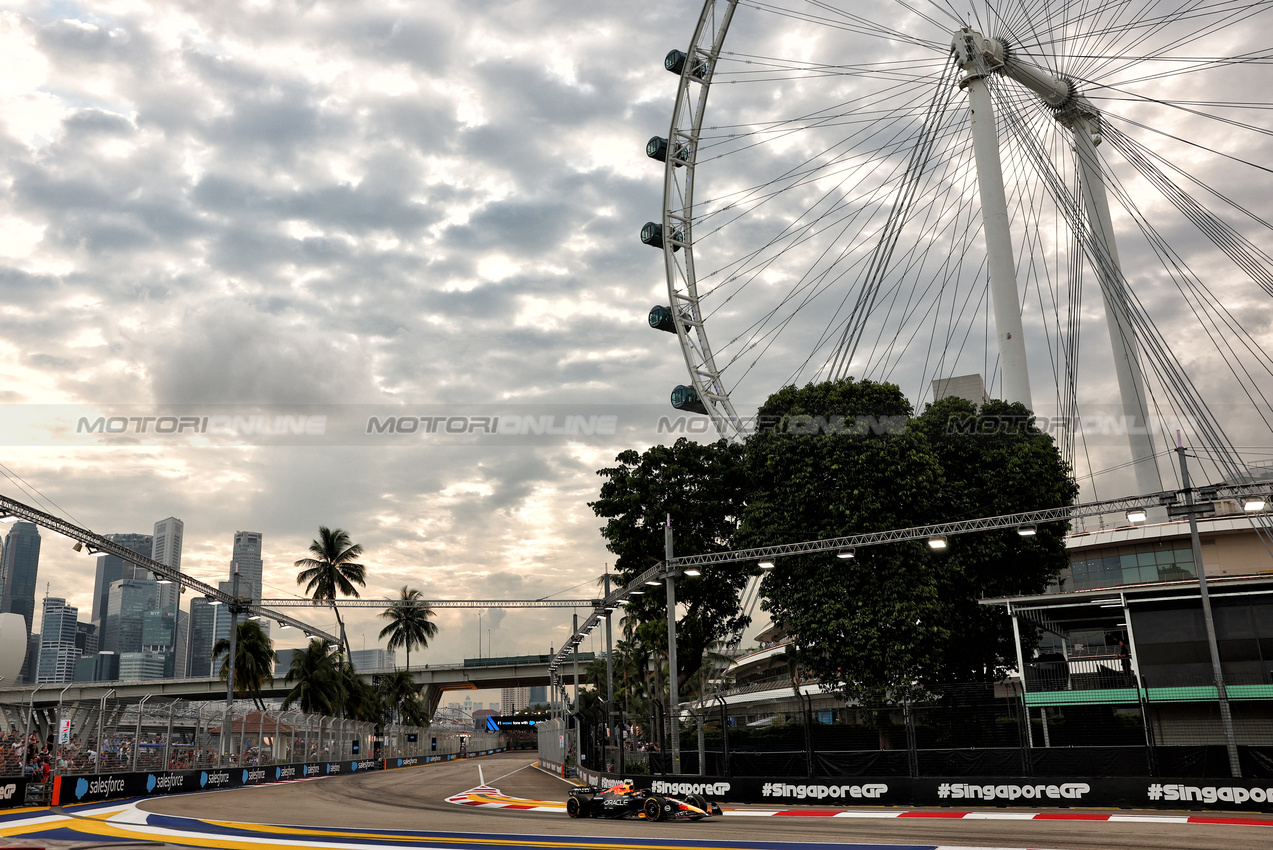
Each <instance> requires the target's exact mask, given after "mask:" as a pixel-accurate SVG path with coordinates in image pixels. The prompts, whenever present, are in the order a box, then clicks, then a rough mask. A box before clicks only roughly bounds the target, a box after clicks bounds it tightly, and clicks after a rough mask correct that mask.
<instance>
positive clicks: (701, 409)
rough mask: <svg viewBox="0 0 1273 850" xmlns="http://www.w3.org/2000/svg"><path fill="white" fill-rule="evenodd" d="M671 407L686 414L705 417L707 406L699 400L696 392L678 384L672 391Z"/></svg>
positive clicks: (691, 388)
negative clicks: (699, 414)
mask: <svg viewBox="0 0 1273 850" xmlns="http://www.w3.org/2000/svg"><path fill="white" fill-rule="evenodd" d="M672 406H673V407H675V408H676V409H677V410H684V411H686V412H687V413H701V414H703V415H704V416H706V415H707V405H705V404H703V402H702V400H700V399H699V397H698V391H697V390H695V389H694V388H693V387H687V386H685V385H684V384H679V385H677V386H676V387H674V388H673V389H672Z"/></svg>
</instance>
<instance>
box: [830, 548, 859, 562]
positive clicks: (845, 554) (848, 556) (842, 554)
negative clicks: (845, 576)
mask: <svg viewBox="0 0 1273 850" xmlns="http://www.w3.org/2000/svg"><path fill="white" fill-rule="evenodd" d="M835 556H836V557H837V558H839V559H840V560H841V561H848V560H852V559H853V558H855V557H857V552H855V551H854V550H852V549H841V550H840V551H839V552H836V553H835Z"/></svg>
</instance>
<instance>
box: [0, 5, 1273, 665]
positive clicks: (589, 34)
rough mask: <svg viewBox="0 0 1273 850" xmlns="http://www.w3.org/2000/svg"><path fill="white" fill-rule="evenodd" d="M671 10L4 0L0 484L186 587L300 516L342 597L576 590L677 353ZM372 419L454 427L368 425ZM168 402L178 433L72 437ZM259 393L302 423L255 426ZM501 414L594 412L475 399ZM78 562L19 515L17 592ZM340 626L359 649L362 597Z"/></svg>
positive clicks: (518, 615) (279, 545)
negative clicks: (177, 555)
mask: <svg viewBox="0 0 1273 850" xmlns="http://www.w3.org/2000/svg"><path fill="white" fill-rule="evenodd" d="M696 5H697V4H693V3H688V2H678V1H677V0H651V2H643V3H619V2H609V1H608V0H607V2H595V3H561V2H548V0H523V2H507V3H495V2H490V3H485V2H443V1H442V0H435V1H434V2H427V3H403V2H386V0H380V2H375V3H359V2H352V1H351V2H340V3H317V2H315V3H306V2H296V3H286V2H280V3H273V2H244V3H237V2H217V3H206V2H151V3H141V2H126V0H120V2H87V3H74V2H20V0H10V2H7V3H5V4H4V8H5V10H6V11H4V12H0V317H2V318H0V402H3V403H4V404H5V405H6V406H7V407H8V408H9V410H10V411H11V412H10V413H6V417H7V424H6V425H5V431H6V432H7V433H6V434H4V437H5V439H4V440H3V441H2V442H5V443H7V444H8V445H6V446H5V447H4V448H3V451H2V456H3V464H4V466H5V468H6V469H7V470H8V472H7V474H6V476H5V478H4V479H3V480H0V492H2V493H4V494H5V495H8V496H11V497H13V498H17V499H19V500H22V501H27V502H28V503H36V504H38V505H40V506H42V507H43V508H44V509H46V510H48V511H50V512H52V513H55V514H58V515H61V516H64V517H66V518H69V519H72V520H73V521H75V522H78V523H79V524H81V525H83V526H85V527H87V528H89V529H92V530H94V531H97V532H100V533H111V532H144V533H149V532H150V531H151V528H152V526H153V524H154V522H155V521H157V520H159V519H162V518H164V517H167V516H176V517H179V518H181V519H182V520H183V521H184V522H185V534H186V536H185V547H184V555H183V558H184V561H183V566H184V568H185V570H186V572H188V573H190V574H192V575H194V576H196V577H198V578H200V579H202V580H204V581H208V582H215V581H217V580H220V579H223V578H225V576H226V573H227V569H228V565H229V561H230V549H231V543H232V535H233V532H234V531H235V530H250V531H259V532H262V533H263V534H264V541H265V596H267V597H270V596H278V597H281V596H288V595H292V594H295V593H296V592H297V591H298V588H297V587H296V584H295V580H294V577H295V572H296V571H295V569H294V568H293V566H292V562H293V561H294V560H296V559H297V558H299V557H302V556H303V555H304V554H305V549H306V547H307V545H308V543H309V541H310V540H311V539H312V538H313V537H314V536H316V533H317V529H318V526H319V525H328V526H334V527H340V528H343V529H345V530H347V531H348V532H349V533H350V535H351V537H352V539H353V540H355V541H356V542H358V543H361V544H362V545H363V547H364V549H365V557H364V559H363V560H364V563H365V564H366V565H367V568H368V586H367V588H366V590H365V592H364V595H365V596H370V597H378V596H389V595H392V594H393V593H395V592H396V590H397V588H400V587H402V586H403V585H408V586H411V587H414V588H418V589H420V590H421V591H422V592H423V594H424V595H425V597H426V598H436V599H444V598H453V599H458V598H540V597H546V596H558V597H567V598H575V597H584V598H587V597H592V596H593V595H595V594H597V593H598V590H597V587H596V583H597V578H598V577H599V576H600V575H601V574H602V572H603V570H604V569H605V567H606V564H607V562H608V561H609V560H610V557H609V555H608V553H607V552H606V551H605V548H604V546H603V544H602V541H601V538H600V536H599V534H598V533H597V529H598V527H599V525H600V523H599V522H598V520H597V519H596V518H595V517H594V516H593V515H592V512H591V511H590V509H589V508H588V507H587V502H588V501H589V500H590V499H592V498H595V496H596V493H597V488H598V479H597V477H596V475H595V471H596V470H597V469H599V468H601V467H602V466H604V465H607V464H608V463H609V462H610V461H611V460H612V459H613V457H614V455H615V454H616V453H617V452H618V451H620V450H622V449H624V448H627V447H630V446H631V447H636V448H644V447H645V446H648V445H649V444H650V443H651V442H653V441H654V440H656V439H660V437H659V436H658V435H657V434H656V432H655V430H654V427H653V423H654V420H655V419H656V418H657V416H658V415H659V414H662V413H664V412H665V411H667V410H668V409H667V406H666V398H667V394H668V392H669V390H670V389H671V388H672V386H674V385H675V384H679V383H684V382H685V381H686V378H685V365H684V360H683V358H682V355H681V352H680V350H679V348H678V347H677V345H676V342H675V339H674V337H672V336H670V335H667V334H661V333H658V332H656V331H653V330H651V329H650V328H649V327H648V326H647V324H646V314H647V312H648V310H649V309H650V307H651V306H653V305H654V304H661V303H666V301H667V295H666V285H665V282H664V272H663V263H662V259H661V255H660V254H659V253H658V252H656V251H652V250H650V249H649V248H647V247H645V246H642V245H641V244H640V242H639V241H638V239H637V234H638V232H639V230H640V228H641V225H642V224H643V223H644V222H645V221H647V220H650V219H657V218H658V217H659V209H660V199H661V196H662V166H660V165H658V164H657V163H654V162H653V161H651V160H650V159H648V158H647V157H646V156H645V152H644V146H645V141H646V139H647V138H648V137H650V136H651V135H655V134H659V135H662V134H663V133H665V132H666V128H667V126H668V122H669V117H670V114H671V106H672V101H673V97H674V95H675V92H676V83H677V79H676V77H674V76H673V75H671V74H668V73H667V72H666V71H665V70H664V69H663V57H664V54H665V53H666V52H667V51H668V50H669V49H671V48H673V47H679V48H682V49H684V48H685V47H686V46H687V45H688V43H689V38H690V35H691V33H692V31H693V26H694V21H695V19H696V17H697V9H696ZM741 14H742V13H741V12H740V16H741ZM902 17H903V18H904V17H905V16H904V15H903V16H902ZM1261 31H1267V29H1265V30H1261V29H1260V28H1258V27H1256V28H1252V29H1251V30H1250V31H1249V32H1261ZM940 33H941V30H940V27H938V28H933V27H929V31H928V34H929V35H931V36H934V37H936V36H939V35H940ZM774 39H775V41H774V42H773V43H772V44H771V45H770V47H772V48H773V49H774V50H775V51H778V50H781V49H783V48H784V46H785V48H786V49H787V50H788V52H790V53H791V54H793V55H794V54H801V53H802V52H803V49H804V46H805V45H804V44H803V43H802V42H799V41H794V42H791V43H788V44H785V45H784V44H783V42H782V39H781V38H780V37H779V36H774ZM774 45H777V46H774ZM1249 46H1250V45H1247V47H1249ZM1236 49H1237V48H1235V50H1236ZM1244 49H1245V48H1244ZM1261 96H1263V95H1261ZM1260 120H1263V119H1262V118H1261V119H1260ZM1246 153H1247V155H1248V156H1249V157H1250V158H1253V159H1256V160H1260V157H1261V156H1262V154H1263V151H1262V150H1247V152H1246ZM1260 161H1263V162H1265V163H1267V162H1268V161H1269V160H1268V158H1267V157H1265V158H1263V159H1262V160H1260ZM1265 176H1267V174H1266V175H1265ZM1247 189H1248V190H1250V191H1251V194H1253V195H1261V194H1262V196H1263V199H1264V201H1267V199H1268V195H1269V193H1267V192H1263V193H1259V192H1257V191H1255V190H1252V189H1251V187H1250V186H1247ZM1097 301H1098V299H1097V298H1095V297H1093V298H1092V299H1091V301H1090V302H1089V303H1090V304H1096V303H1097ZM1252 309H1253V310H1254V311H1255V314H1256V315H1259V316H1263V317H1264V318H1262V319H1261V320H1260V321H1259V322H1257V325H1259V326H1260V332H1261V333H1263V334H1264V335H1265V336H1266V337H1267V334H1268V330H1269V329H1268V323H1267V305H1266V304H1259V305H1257V306H1256V307H1254V308H1252ZM1178 310H1179V312H1184V310H1183V308H1178ZM1098 316H1099V314H1098ZM1167 321H1168V322H1169V321H1171V317H1169V318H1168V320H1167ZM917 356H918V355H917ZM1106 381H1108V376H1106ZM914 383H915V386H919V387H921V388H922V386H923V384H922V382H921V381H919V380H918V379H917V380H916V381H915V382H914ZM911 389H913V387H907V390H908V392H909V391H910V390H911ZM1045 394H1046V393H1045ZM759 400H760V399H759V398H756V399H753V400H752V401H753V403H754V401H759ZM920 400H921V399H918V398H916V401H917V402H918V401H920ZM625 405H634V406H635V407H627V406H625ZM391 411H393V412H396V413H398V414H405V415H410V416H416V417H419V416H423V417H426V418H428V417H458V416H467V417H470V419H468V420H464V421H465V422H468V423H469V425H468V426H465V427H468V428H469V429H470V430H472V429H477V431H478V433H477V434H464V435H459V436H447V435H443V434H435V435H421V434H416V435H412V436H410V437H409V438H407V439H387V438H380V439H376V438H373V437H374V435H373V436H368V435H367V434H366V430H367V429H366V427H365V423H366V422H367V421H368V420H369V419H370V418H372V417H387V416H389V415H390V412H391ZM669 412H670V411H669ZM748 412H750V411H748ZM164 414H166V415H172V416H187V417H194V418H195V420H196V421H199V422H202V423H204V424H203V425H202V426H201V427H203V428H204V429H205V431H204V432H201V433H200V434H198V435H195V434H193V433H190V434H177V435H169V436H162V435H156V434H154V433H153V431H152V432H148V433H146V434H140V433H138V432H137V430H136V428H135V426H129V427H130V430H128V431H127V432H126V433H122V434H118V435H104V434H100V433H99V434H84V433H77V432H76V426H77V424H78V423H79V422H80V421H81V418H84V419H87V421H90V422H95V421H97V417H111V416H115V417H124V418H127V417H130V416H147V415H164ZM235 416H238V417H252V416H262V417H265V419H264V420H246V419H241V420H238V421H237V422H236V420H234V419H233V417H235ZM276 416H289V417H292V418H291V419H289V420H287V424H286V425H285V426H284V427H291V428H301V429H304V428H305V427H310V428H312V429H314V430H313V432H311V433H306V434H300V435H297V434H288V435H284V436H278V435H268V434H262V433H260V431H261V430H262V429H263V428H265V427H266V426H267V425H270V423H277V422H278V420H276V419H274V417H276ZM527 416H529V417H532V419H533V421H534V422H535V423H537V424H536V426H535V427H539V425H538V423H540V422H541V420H540V418H539V417H542V416H548V417H551V420H550V424H553V425H555V426H560V427H567V428H569V427H571V426H570V423H571V422H574V423H575V427H576V430H578V428H580V427H586V428H587V429H591V430H594V431H597V432H598V433H595V434H584V435H582V436H581V435H579V434H577V433H576V434H575V437H577V438H570V437H564V436H551V435H543V436H539V435H534V434H516V433H513V434H511V435H510V434H509V433H507V432H506V433H503V434H502V435H501V436H500V437H499V438H492V439H486V438H485V435H483V434H482V433H481V431H482V429H483V428H484V427H485V426H483V425H481V424H477V425H474V424H473V419H474V418H476V419H477V420H478V421H479V422H480V421H481V417H499V418H502V419H504V421H505V423H506V426H505V427H513V429H514V431H516V430H517V429H519V428H520V429H521V430H522V431H525V430H526V429H527V428H530V427H532V426H531V425H530V424H528V422H529V421H528V420H525V419H524V417H527ZM572 416H573V417H582V419H575V420H572V419H569V418H568V417H572ZM607 416H610V417H614V418H613V419H606V418H605V417H607ZM213 417H230V418H229V419H220V420H215V419H212V418H213ZM589 417H593V418H592V419H589ZM598 417H599V418H598ZM205 418H206V419H205ZM208 420H211V421H212V422H213V425H212V428H211V431H210V432H209V431H207V427H208V426H207V421H208ZM252 421H255V422H256V424H255V425H253V424H251V422H252ZM454 421H456V422H458V421H460V420H458V419H456V420H454ZM218 422H220V423H222V424H225V423H229V424H226V429H227V431H226V432H225V433H216V432H217V423H218ZM509 422H512V423H514V424H513V425H512V426H509V425H508V423H509ZM262 423H264V424H262ZM517 423H520V424H517ZM581 423H582V424H581ZM616 423H617V424H616ZM456 427H459V426H456ZM253 429H255V431H256V432H257V433H252V431H253ZM1267 431H1268V428H1267V426H1259V425H1257V426H1256V427H1255V428H1254V436H1252V437H1251V438H1250V439H1249V440H1248V442H1251V443H1252V444H1258V445H1267V436H1268V434H1267ZM81 432H82V429H81ZM399 437H401V435H399ZM668 439H670V438H668ZM1261 440H1263V441H1264V442H1261ZM17 477H20V478H21V479H22V481H23V482H24V485H22V486H20V485H19V483H18V482H17V481H16V480H15V479H16V478H17ZM37 493H38V498H37V496H36V495H35V494H37ZM1111 495H1112V494H1111ZM40 500H43V501H40ZM92 570H93V562H92V559H91V558H85V557H83V556H77V555H75V554H74V553H72V551H71V549H70V544H69V541H65V540H64V539H62V538H60V537H57V536H56V535H53V534H51V533H45V535H44V546H43V554H42V559H41V571H40V587H41V591H40V592H41V595H42V594H43V589H44V586H45V583H46V582H47V583H48V585H49V587H50V592H51V593H52V594H54V595H63V596H66V597H68V598H69V600H70V601H71V602H72V603H73V604H78V605H79V606H80V608H81V611H82V612H83V611H85V610H86V609H87V608H88V605H89V603H90V601H91V596H92V575H93V572H92ZM584 613H585V612H584V611H580V614H581V616H582V615H583V614H584ZM569 614H570V612H569V611H564V612H563V611H547V612H544V611H537V612H526V611H520V612H519V611H510V612H503V611H490V612H484V613H483V614H482V625H481V631H482V632H483V634H481V635H480V638H481V645H482V650H481V651H482V652H483V654H486V653H487V652H490V653H493V654H496V655H501V654H523V653H534V652H547V651H548V649H549V647H550V646H554V647H559V646H560V645H561V642H562V640H563V638H564V637H565V636H566V635H567V634H568V630H569V620H570V617H569ZM348 619H349V626H348V631H349V634H350V635H351V642H352V644H353V648H355V649H358V648H361V646H362V645H363V642H364V641H365V645H366V646H367V647H368V648H370V647H372V646H373V645H376V643H377V640H376V636H375V634H376V632H378V631H379V628H380V625H379V623H378V622H376V617H375V615H374V613H363V612H358V611H351V612H350V614H349V618H348ZM437 621H438V623H439V625H440V626H441V633H440V635H439V637H438V639H437V641H436V645H435V646H434V647H432V648H431V649H429V650H428V651H427V652H425V653H423V654H421V655H419V656H416V655H413V660H419V661H421V662H424V661H434V662H446V661H457V660H459V659H461V658H463V657H465V656H473V655H476V654H477V653H478V648H479V629H478V613H477V612H474V611H464V612H455V611H439V612H438V615H437ZM315 622H317V623H319V624H320V625H325V626H327V627H328V628H331V627H332V626H333V621H332V620H331V618H330V617H317V616H316V617H315ZM488 630H489V635H487V634H485V632H487V631H488ZM298 643H299V641H298V640H296V639H287V638H285V639H282V640H280V641H279V645H280V646H290V645H297V644H298ZM585 648H588V647H585ZM594 648H596V647H594Z"/></svg>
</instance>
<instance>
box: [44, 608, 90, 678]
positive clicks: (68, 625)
mask: <svg viewBox="0 0 1273 850" xmlns="http://www.w3.org/2000/svg"><path fill="white" fill-rule="evenodd" d="M43 609H44V610H43V617H42V619H41V620H40V656H39V657H40V660H39V667H38V669H37V671H36V676H35V681H36V683H37V684H40V685H63V684H67V683H69V682H71V681H72V680H73V679H74V677H75V662H76V661H78V660H79V657H80V650H79V648H78V647H77V646H76V645H75V638H76V632H77V629H76V621H77V620H78V619H79V615H80V609H78V608H76V607H75V606H73V605H67V604H66V600H65V599H62V598H60V597H57V596H46V597H44V605H43Z"/></svg>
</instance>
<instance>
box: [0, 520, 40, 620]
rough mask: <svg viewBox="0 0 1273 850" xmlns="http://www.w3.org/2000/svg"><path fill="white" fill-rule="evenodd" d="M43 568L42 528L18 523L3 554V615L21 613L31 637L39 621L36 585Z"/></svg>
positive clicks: (7, 537)
mask: <svg viewBox="0 0 1273 850" xmlns="http://www.w3.org/2000/svg"><path fill="white" fill-rule="evenodd" d="M39 569H40V529H39V527H38V526H37V525H36V524H35V523H33V522H15V523H14V524H13V525H12V526H10V527H9V532H8V534H6V535H5V538H4V549H3V550H2V551H0V576H2V577H3V578H2V579H0V580H2V581H3V585H4V589H3V590H0V613H13V614H21V615H22V618H23V619H24V620H26V623H27V634H30V633H31V632H32V627H33V626H34V620H35V584H36V580H37V577H38V574H39Z"/></svg>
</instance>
